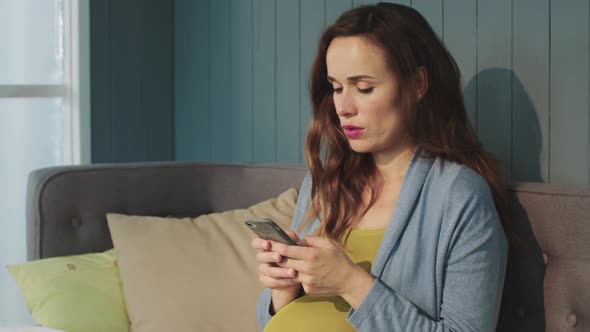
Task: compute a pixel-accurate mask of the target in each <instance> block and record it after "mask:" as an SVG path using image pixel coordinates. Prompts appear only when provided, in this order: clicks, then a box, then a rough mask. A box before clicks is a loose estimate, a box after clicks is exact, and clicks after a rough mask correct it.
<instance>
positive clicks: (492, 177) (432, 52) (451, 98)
mask: <svg viewBox="0 0 590 332" xmlns="http://www.w3.org/2000/svg"><path fill="white" fill-rule="evenodd" d="M346 36H359V37H363V38H366V40H368V41H370V42H372V43H374V44H375V45H377V46H378V47H380V48H381V49H383V50H384V51H385V54H386V59H385V60H386V63H387V65H388V67H389V69H390V70H391V71H392V73H393V74H394V75H395V76H396V78H397V80H398V82H411V81H412V80H413V79H414V78H415V77H416V75H417V72H418V69H419V68H420V67H423V68H425V69H426V72H427V76H428V77H427V78H428V83H429V84H428V85H429V86H428V90H427V91H426V93H425V94H424V96H423V97H422V98H420V99H418V98H417V97H416V96H415V91H414V89H413V87H412V85H411V84H400V85H399V91H398V95H399V96H400V97H399V100H398V102H399V105H400V107H401V113H402V114H401V118H402V121H403V126H404V127H405V128H406V129H407V132H408V135H409V139H410V140H411V142H413V143H414V144H417V145H419V146H420V148H421V149H422V151H424V152H425V153H427V154H429V155H432V156H439V157H441V158H444V159H446V160H450V161H454V162H457V163H460V164H464V165H466V166H468V167H470V168H472V169H473V170H475V171H476V172H478V173H479V174H480V175H481V176H482V177H484V178H485V180H486V181H487V183H488V185H489V186H490V188H491V191H492V194H493V198H494V203H495V206H496V209H497V210H498V212H499V216H500V219H501V221H502V225H503V227H504V231H505V233H506V234H507V235H510V233H511V232H510V231H509V229H511V228H510V224H509V221H508V215H509V213H508V208H509V199H508V192H507V189H506V179H505V178H504V175H503V172H502V166H501V164H500V162H499V161H498V160H497V159H495V157H494V156H493V155H491V154H490V153H488V152H486V151H485V150H484V149H483V147H482V144H481V143H480V142H479V140H478V138H477V136H476V134H475V131H474V129H473V127H472V126H471V124H470V123H469V119H468V117H467V112H466V110H465V105H464V102H463V93H462V88H461V73H460V71H459V68H458V66H457V64H456V62H455V60H454V59H453V57H452V56H451V54H450V53H449V51H448V50H447V49H446V47H445V46H444V45H443V43H442V42H441V40H440V39H439V38H438V37H437V35H436V34H435V32H434V31H433V30H432V28H431V27H430V25H429V24H428V22H427V21H426V20H425V19H424V18H423V17H422V16H421V15H420V14H419V13H418V12H417V11H416V10H414V9H412V8H410V7H406V6H403V5H398V4H392V3H379V4H376V5H369V6H361V7H357V8H354V9H351V10H349V11H347V12H345V13H344V14H342V15H341V16H340V17H339V18H338V20H337V21H336V22H335V23H334V24H333V25H331V26H329V27H328V28H326V30H325V31H324V32H323V34H322V36H321V37H320V40H319V45H318V52H317V55H316V57H315V61H314V63H313V66H312V70H311V77H310V95H311V101H312V118H311V123H310V125H309V129H308V132H307V138H306V144H305V156H306V162H307V165H308V167H309V169H310V172H311V176H312V189H311V197H312V199H311V208H310V210H309V213H308V215H307V218H306V219H305V222H304V223H303V225H305V224H307V223H309V222H310V220H311V219H313V218H314V217H316V216H321V218H322V222H321V224H320V226H319V228H318V229H317V231H316V234H317V235H324V236H329V237H331V238H333V239H341V237H342V236H344V237H345V239H346V238H348V235H349V231H350V230H352V229H353V228H354V227H355V226H356V225H357V224H358V221H359V220H360V218H361V217H362V216H363V215H364V214H365V213H366V212H367V210H368V209H369V208H370V207H371V206H372V205H373V204H374V203H375V202H376V200H377V198H378V197H379V194H380V190H381V183H382V182H381V181H382V179H381V177H380V175H379V174H378V172H377V169H376V166H375V163H374V161H373V159H372V156H371V154H370V153H357V152H355V151H353V150H352V149H351V148H350V145H349V143H348V140H347V139H346V136H345V135H344V133H343V132H342V128H341V126H340V121H339V118H338V115H337V114H336V110H335V107H334V101H333V88H332V86H331V84H330V83H329V82H328V80H327V65H326V52H327V50H328V46H329V45H330V43H331V41H332V40H333V39H334V38H336V37H346ZM367 190H368V192H370V195H371V196H370V200H369V202H368V203H367V202H364V201H363V199H362V198H363V192H365V191H367ZM345 241H346V240H345Z"/></svg>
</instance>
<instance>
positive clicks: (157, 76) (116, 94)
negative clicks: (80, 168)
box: [90, 0, 196, 163]
mask: <svg viewBox="0 0 590 332" xmlns="http://www.w3.org/2000/svg"><path fill="white" fill-rule="evenodd" d="M173 8H174V4H173V2H171V1H168V0H124V1H121V0H97V1H90V40H91V43H90V48H91V50H90V52H91V61H90V72H91V73H90V74H91V123H92V124H91V126H92V130H91V137H92V138H91V140H92V162H93V163H111V162H131V161H156V160H173V159H174V122H173V120H174V94H173V88H174V70H173V68H174V64H173V52H174V46H173V42H174V36H173V34H174V30H173V27H174V24H173V19H174V10H173ZM195 78H196V77H195Z"/></svg>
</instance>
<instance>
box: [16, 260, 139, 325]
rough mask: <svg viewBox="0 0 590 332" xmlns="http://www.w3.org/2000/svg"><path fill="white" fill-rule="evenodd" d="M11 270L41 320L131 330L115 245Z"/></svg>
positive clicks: (28, 263) (58, 323)
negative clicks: (108, 248)
mask: <svg viewBox="0 0 590 332" xmlns="http://www.w3.org/2000/svg"><path fill="white" fill-rule="evenodd" d="M6 268H7V269H8V271H9V272H10V274H11V275H12V277H13V278H14V280H16V282H17V284H18V287H19V288H20V290H21V293H22V295H23V297H24V299H25V302H26V304H27V307H28V308H29V311H30V312H31V315H32V317H33V320H34V321H35V323H36V324H39V325H43V326H46V327H49V328H54V329H60V330H65V331H68V332H95V331H96V332H98V331H111V332H119V331H125V332H127V331H129V318H128V316H127V310H126V306H125V300H124V298H123V291H122V288H121V279H120V277H119V270H118V267H117V262H116V256H115V251H114V249H111V250H108V251H105V252H103V253H93V254H84V255H76V256H66V257H53V258H46V259H41V260H36V261H32V262H27V263H24V264H18V265H8V266H6Z"/></svg>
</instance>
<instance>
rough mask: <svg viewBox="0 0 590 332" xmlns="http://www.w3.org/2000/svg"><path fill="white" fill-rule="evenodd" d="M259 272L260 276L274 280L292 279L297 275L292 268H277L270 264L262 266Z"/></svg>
mask: <svg viewBox="0 0 590 332" xmlns="http://www.w3.org/2000/svg"><path fill="white" fill-rule="evenodd" d="M258 272H259V274H260V275H264V276H267V277H271V278H274V279H292V278H294V277H295V276H296V275H297V273H296V272H295V270H293V269H292V268H284V267H276V266H272V265H270V264H260V266H259V267H258Z"/></svg>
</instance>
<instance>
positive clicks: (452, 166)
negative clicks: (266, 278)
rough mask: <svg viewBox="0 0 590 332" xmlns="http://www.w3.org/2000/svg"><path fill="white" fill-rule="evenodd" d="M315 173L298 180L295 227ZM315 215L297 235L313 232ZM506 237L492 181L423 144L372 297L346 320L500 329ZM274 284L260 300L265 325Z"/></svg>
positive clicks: (404, 327) (372, 326) (369, 325)
mask: <svg viewBox="0 0 590 332" xmlns="http://www.w3.org/2000/svg"><path fill="white" fill-rule="evenodd" d="M310 192H311V177H310V175H309V174H307V175H306V177H305V179H304V180H303V184H302V186H301V188H300V195H299V198H298V200H297V205H296V208H295V214H294V216H293V223H292V226H291V229H293V230H296V228H297V226H298V225H299V224H300V222H301V221H302V218H303V217H304V214H305V212H306V208H307V205H308V202H309V199H310ZM318 225H319V219H317V218H316V219H314V220H313V221H312V223H311V224H310V225H309V226H308V227H306V228H305V229H304V230H303V231H302V232H300V234H299V236H300V237H302V236H305V235H307V234H310V233H312V232H313V231H314V230H315V229H317V226H318ZM506 258H507V240H506V237H505V235H504V232H503V230H502V226H501V224H500V219H499V217H498V214H497V211H496V209H495V206H494V201H493V199H492V195H491V191H490V189H489V187H488V185H487V183H486V181H485V180H484V179H483V178H482V177H481V176H480V175H479V174H477V173H476V172H475V171H473V170H472V169H470V168H468V167H466V166H464V165H460V164H457V163H453V162H449V161H445V160H443V159H442V158H429V157H427V156H426V154H425V153H424V152H423V151H422V150H420V149H418V150H417V151H416V153H415V154H414V157H413V158H412V161H411V163H410V166H409V167H408V170H407V171H406V175H405V177H404V180H403V184H402V187H401V192H400V195H399V198H398V201H397V203H396V206H395V208H394V211H393V215H392V217H391V219H390V222H389V224H388V226H387V229H386V231H385V235H384V237H383V241H382V242H381V245H380V247H379V249H378V251H377V254H376V256H375V260H374V262H373V266H372V268H371V275H372V276H373V277H375V278H376V281H375V283H374V284H373V286H372V288H371V289H370V291H369V293H368V295H367V297H366V298H365V299H364V301H363V302H362V303H361V305H360V306H359V308H358V309H357V310H354V309H351V310H350V312H349V313H348V316H347V318H346V319H347V320H348V322H349V323H350V324H351V325H352V326H354V327H355V328H356V329H357V330H358V331H367V332H369V331H371V332H378V331H494V330H495V327H496V322H497V319H498V313H499V309H500V303H501V298H502V288H503V284H504V273H505V270H506ZM270 295H271V292H270V289H265V290H264V291H263V292H262V294H261V295H260V297H259V299H258V303H257V307H256V313H257V314H256V315H257V321H258V325H259V327H260V329H261V330H262V329H263V328H264V326H265V325H266V324H267V323H268V321H269V320H270V319H271V318H272V316H271V315H270V314H269V308H270V304H271V303H270V302H271V296H270Z"/></svg>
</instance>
